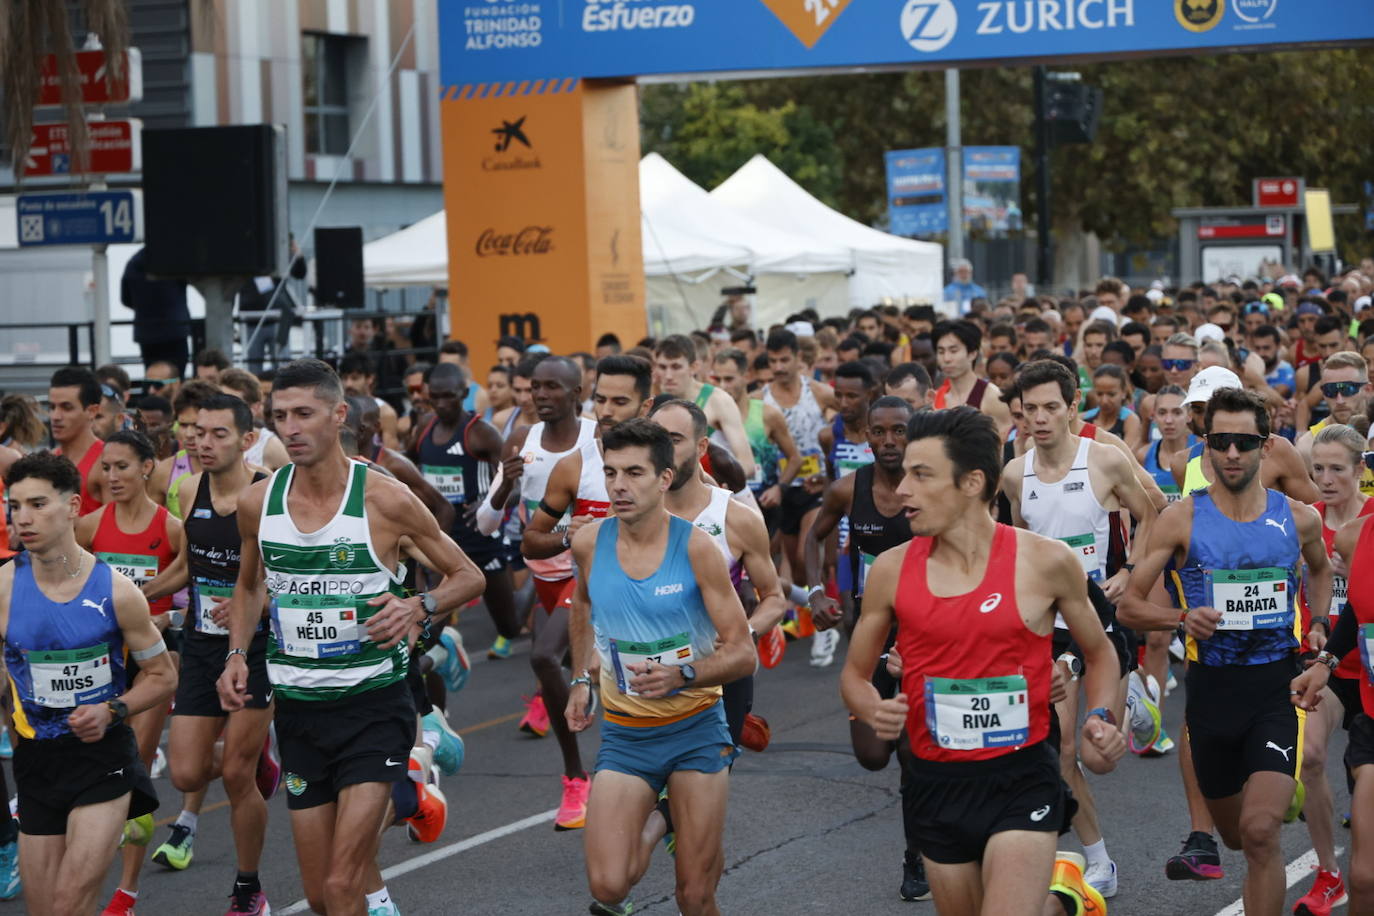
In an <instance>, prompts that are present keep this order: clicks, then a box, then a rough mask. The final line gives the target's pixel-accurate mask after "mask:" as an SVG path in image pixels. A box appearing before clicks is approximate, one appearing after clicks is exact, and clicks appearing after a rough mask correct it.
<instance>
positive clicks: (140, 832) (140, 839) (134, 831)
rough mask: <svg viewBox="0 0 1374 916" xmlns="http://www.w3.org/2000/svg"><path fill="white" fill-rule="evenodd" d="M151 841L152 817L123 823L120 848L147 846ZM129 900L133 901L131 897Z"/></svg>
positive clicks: (145, 815)
mask: <svg viewBox="0 0 1374 916" xmlns="http://www.w3.org/2000/svg"><path fill="white" fill-rule="evenodd" d="M152 841H153V815H152V813H151V812H149V813H148V814H143V815H139V816H138V817H136V818H133V819H132V820H127V821H125V822H124V835H123V836H122V837H120V838H119V845H120V847H124V846H127V845H128V844H130V843H132V844H133V845H135V846H147V845H148V844H149V843H151V842H152ZM129 899H131V900H132V899H133V898H132V897H131V898H129Z"/></svg>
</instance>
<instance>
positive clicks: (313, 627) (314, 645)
mask: <svg viewBox="0 0 1374 916" xmlns="http://www.w3.org/2000/svg"><path fill="white" fill-rule="evenodd" d="M275 616H276V619H277V637H278V639H279V641H280V647H281V651H282V652H285V653H286V654H287V655H296V656H299V657H301V658H337V657H338V656H340V655H353V654H355V653H357V652H358V651H359V650H360V649H361V648H362V639H361V637H360V635H359V629H358V609H357V606H356V605H355V604H354V602H353V600H352V599H351V598H349V597H348V596H347V595H278V596H277V609H276V612H275Z"/></svg>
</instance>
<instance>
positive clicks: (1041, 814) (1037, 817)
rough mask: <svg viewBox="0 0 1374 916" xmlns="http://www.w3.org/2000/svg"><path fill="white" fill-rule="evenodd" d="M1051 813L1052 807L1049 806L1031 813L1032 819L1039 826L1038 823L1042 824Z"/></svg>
mask: <svg viewBox="0 0 1374 916" xmlns="http://www.w3.org/2000/svg"><path fill="white" fill-rule="evenodd" d="M1049 813H1050V806H1049V805H1046V806H1045V807H1043V808H1036V809H1035V810H1034V811H1032V812H1031V813H1030V819H1031V820H1033V821H1035V822H1036V823H1037V824H1038V823H1040V822H1041V821H1043V820H1044V819H1045V817H1046V816H1047V815H1048V814H1049Z"/></svg>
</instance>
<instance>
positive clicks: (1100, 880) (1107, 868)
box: [1083, 859, 1116, 900]
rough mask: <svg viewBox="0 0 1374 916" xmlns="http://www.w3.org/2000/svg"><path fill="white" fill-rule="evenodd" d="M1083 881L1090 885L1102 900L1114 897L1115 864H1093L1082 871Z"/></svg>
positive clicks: (1110, 862) (1109, 860)
mask: <svg viewBox="0 0 1374 916" xmlns="http://www.w3.org/2000/svg"><path fill="white" fill-rule="evenodd" d="M1083 880H1084V881H1086V882H1088V883H1089V884H1091V885H1092V886H1093V887H1094V888H1095V889H1096V890H1097V892H1098V893H1099V894H1101V895H1102V897H1103V899H1104V900H1105V899H1110V898H1112V897H1115V896H1116V863H1115V862H1113V861H1112V860H1111V859H1108V860H1107V861H1106V862H1094V863H1093V864H1091V865H1089V866H1088V867H1087V868H1085V869H1084V870H1083Z"/></svg>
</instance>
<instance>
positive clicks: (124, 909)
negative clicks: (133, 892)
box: [100, 888, 138, 916]
mask: <svg viewBox="0 0 1374 916" xmlns="http://www.w3.org/2000/svg"><path fill="white" fill-rule="evenodd" d="M137 902H138V900H137V899H136V898H134V897H130V896H129V895H128V894H127V893H125V892H124V891H122V890H120V889H119V888H115V892H114V896H113V897H111V898H110V902H109V903H107V904H105V909H103V910H101V911H100V916H134V904H135V903H137Z"/></svg>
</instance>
